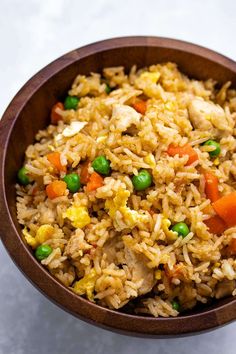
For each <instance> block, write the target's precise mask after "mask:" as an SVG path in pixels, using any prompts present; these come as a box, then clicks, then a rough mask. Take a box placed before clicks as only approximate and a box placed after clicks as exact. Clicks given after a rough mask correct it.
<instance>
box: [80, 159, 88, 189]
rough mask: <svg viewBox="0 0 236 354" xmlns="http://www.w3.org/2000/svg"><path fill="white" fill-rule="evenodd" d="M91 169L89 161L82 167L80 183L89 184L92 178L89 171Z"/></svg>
mask: <svg viewBox="0 0 236 354" xmlns="http://www.w3.org/2000/svg"><path fill="white" fill-rule="evenodd" d="M88 167H89V161H87V162H85V163H84V164H83V165H82V167H81V172H80V182H81V183H82V184H87V183H88V181H89V178H90V174H89V171H88Z"/></svg>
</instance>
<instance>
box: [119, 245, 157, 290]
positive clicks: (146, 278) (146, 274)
mask: <svg viewBox="0 0 236 354" xmlns="http://www.w3.org/2000/svg"><path fill="white" fill-rule="evenodd" d="M124 251H125V260H126V263H127V266H128V268H129V270H130V273H131V275H132V279H131V281H133V282H134V283H136V282H139V281H140V280H143V282H142V285H141V286H140V287H139V289H138V295H144V294H147V293H148V292H149V291H151V290H152V288H153V286H154V284H155V278H154V271H153V269H150V268H148V267H147V266H146V265H145V257H144V256H143V255H139V254H136V253H134V252H133V251H132V250H131V249H130V248H128V247H127V246H125V248H124Z"/></svg>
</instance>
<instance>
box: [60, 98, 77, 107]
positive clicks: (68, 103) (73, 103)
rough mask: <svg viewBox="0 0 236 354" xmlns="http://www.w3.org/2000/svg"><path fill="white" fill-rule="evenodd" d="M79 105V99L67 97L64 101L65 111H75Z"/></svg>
mask: <svg viewBox="0 0 236 354" xmlns="http://www.w3.org/2000/svg"><path fill="white" fill-rule="evenodd" d="M78 104H79V98H78V97H76V96H67V97H66V99H65V101H64V108H65V109H77V107H78Z"/></svg>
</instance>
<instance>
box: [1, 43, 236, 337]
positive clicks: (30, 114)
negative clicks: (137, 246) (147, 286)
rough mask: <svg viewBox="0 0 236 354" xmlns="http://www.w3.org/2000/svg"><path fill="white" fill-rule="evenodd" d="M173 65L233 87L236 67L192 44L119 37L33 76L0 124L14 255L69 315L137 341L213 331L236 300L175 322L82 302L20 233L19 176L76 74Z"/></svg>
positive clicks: (4, 234)
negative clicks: (38, 134) (38, 258)
mask: <svg viewBox="0 0 236 354" xmlns="http://www.w3.org/2000/svg"><path fill="white" fill-rule="evenodd" d="M166 61H173V62H176V63H177V64H178V66H179V68H180V70H181V71H182V72H184V73H186V74H187V75H189V76H190V77H194V78H196V79H207V78H213V79H216V80H217V81H218V82H219V83H224V82H225V81H228V80H230V81H231V82H232V85H233V86H234V87H236V63H235V62H234V61H232V60H230V59H228V58H226V57H224V56H222V55H220V54H217V53H215V52H213V51H211V50H208V49H206V48H202V47H199V46H196V45H193V44H190V43H186V42H182V41H177V40H172V39H166V38H158V37H125V38H115V39H110V40H106V41H102V42H98V43H95V44H91V45H88V46H86V47H83V48H80V49H77V50H74V51H72V52H70V53H68V54H66V55H64V56H62V57H61V58H59V59H57V60H56V61H54V62H53V63H51V64H49V65H48V66H47V67H45V68H44V69H42V70H41V71H40V72H39V73H37V74H36V75H35V76H34V77H33V78H32V79H30V80H29V81H28V82H27V83H26V84H25V86H24V87H23V88H22V89H21V90H20V91H19V92H18V93H17V95H16V96H15V98H14V99H13V100H12V102H11V103H10V105H9V106H8V108H7V110H6V112H5V113H4V115H3V118H2V120H1V123H0V129H1V130H0V142H1V145H0V146H1V149H0V164H1V176H0V217H1V223H0V235H1V239H2V241H3V244H4V245H5V247H6V249H7V251H8V252H9V254H10V256H11V258H12V259H13V261H14V262H15V263H16V265H17V266H18V267H19V268H20V270H21V271H22V272H23V273H24V274H25V276H26V277H27V278H28V279H29V280H30V281H31V282H32V283H33V285H35V286H36V287H37V288H38V289H39V290H40V291H41V292H42V293H43V294H44V295H46V296H47V297H48V298H49V299H50V300H52V301H53V302H55V303H56V304H57V305H59V306H60V307H62V308H63V309H64V310H66V311H68V312H70V313H71V314H73V315H75V316H77V317H78V318H80V319H82V320H85V321H87V322H90V323H93V324H95V325H99V326H101V327H104V328H106V329H110V330H113V331H117V332H121V333H124V334H129V335H135V336H152V337H166V336H174V335H187V334H190V333H194V332H200V331H205V330H210V329H213V328H215V327H218V326H221V325H223V324H226V323H229V322H231V321H233V320H235V319H236V300H235V299H233V298H227V299H223V300H220V301H217V302H215V303H214V304H213V305H211V306H208V307H205V308H202V309H198V310H197V311H196V310H195V311H193V312H191V313H189V314H186V315H181V316H179V317H176V318H152V317H143V316H135V315H129V314H126V313H122V312H121V311H119V312H118V311H112V310H109V309H105V308H102V307H100V306H98V305H95V304H93V303H90V302H89V301H87V300H85V299H83V298H82V297H79V296H77V295H75V294H74V293H72V292H71V291H69V290H68V289H67V288H66V287H64V286H63V285H62V284H60V283H59V282H58V281H57V280H56V279H55V278H53V277H52V276H51V275H50V274H49V273H48V272H47V270H46V269H44V268H43V267H42V266H41V265H40V264H39V263H38V262H37V261H36V260H35V258H34V256H33V255H32V252H31V250H30V248H29V247H28V246H27V245H26V244H25V242H24V241H23V239H22V238H21V236H20V229H21V228H20V226H19V224H18V222H17V219H16V207H15V189H14V184H15V182H16V171H17V170H18V169H19V168H20V166H21V165H22V161H23V158H24V151H25V149H26V147H27V146H28V145H29V144H31V143H32V142H33V140H34V136H35V134H36V132H37V131H38V130H39V129H42V128H45V127H46V125H47V124H48V123H49V112H50V109H51V107H52V105H53V104H54V103H55V102H56V101H58V99H62V98H63V97H64V96H65V93H66V91H67V90H68V88H69V87H70V85H71V83H72V81H73V79H74V77H75V76H76V75H77V74H78V73H80V74H89V73H90V72H101V70H102V68H104V67H107V66H116V65H123V66H125V67H126V69H129V68H130V67H131V66H132V65H133V64H137V65H138V67H143V66H146V65H150V64H155V63H158V62H166Z"/></svg>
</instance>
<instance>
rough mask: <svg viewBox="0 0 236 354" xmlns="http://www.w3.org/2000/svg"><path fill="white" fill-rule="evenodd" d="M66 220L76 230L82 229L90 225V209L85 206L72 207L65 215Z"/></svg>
mask: <svg viewBox="0 0 236 354" xmlns="http://www.w3.org/2000/svg"><path fill="white" fill-rule="evenodd" d="M63 217H64V218H68V219H69V220H70V221H71V223H72V225H73V226H74V227H75V228H80V229H82V228H83V227H84V226H86V225H88V224H90V221H91V219H90V216H89V213H88V209H87V208H86V207H84V206H75V205H72V206H71V207H70V208H68V209H67V211H66V212H65V213H63Z"/></svg>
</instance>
